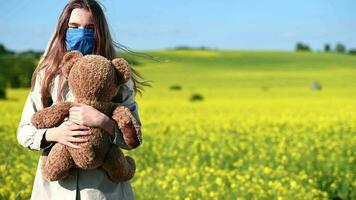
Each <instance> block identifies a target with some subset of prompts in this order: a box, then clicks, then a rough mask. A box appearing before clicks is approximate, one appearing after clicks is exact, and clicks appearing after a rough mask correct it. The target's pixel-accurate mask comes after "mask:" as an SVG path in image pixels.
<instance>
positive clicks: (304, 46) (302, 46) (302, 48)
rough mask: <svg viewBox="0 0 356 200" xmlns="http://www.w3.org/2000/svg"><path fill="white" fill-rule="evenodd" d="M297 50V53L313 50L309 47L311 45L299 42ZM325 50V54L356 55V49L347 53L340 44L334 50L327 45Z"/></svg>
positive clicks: (296, 46)
mask: <svg viewBox="0 0 356 200" xmlns="http://www.w3.org/2000/svg"><path fill="white" fill-rule="evenodd" d="M295 50H296V51H312V49H311V48H310V47H309V45H308V44H306V43H303V42H297V43H296V45H295ZM323 50H324V52H336V53H349V54H354V55H356V49H349V50H348V51H347V49H346V47H345V45H344V44H342V43H340V42H338V43H336V44H335V46H334V48H332V47H331V45H330V44H329V43H326V44H325V45H324V49H323Z"/></svg>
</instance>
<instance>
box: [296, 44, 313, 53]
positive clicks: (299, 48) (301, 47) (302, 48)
mask: <svg viewBox="0 0 356 200" xmlns="http://www.w3.org/2000/svg"><path fill="white" fill-rule="evenodd" d="M295 50H296V51H311V49H310V47H309V46H308V45H307V44H304V43H302V42H297V44H296V45H295Z"/></svg>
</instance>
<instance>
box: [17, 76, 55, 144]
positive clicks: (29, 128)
mask: <svg viewBox="0 0 356 200" xmlns="http://www.w3.org/2000/svg"><path fill="white" fill-rule="evenodd" d="M41 72H43V71H41ZM42 74H43V73H42ZM42 74H41V73H38V75H37V77H36V83H35V87H34V90H33V91H30V92H29V94H28V96H27V98H26V102H25V105H24V107H23V111H22V115H21V119H20V122H19V124H18V128H17V131H16V135H17V140H18V142H19V143H20V144H21V145H22V146H24V147H26V148H29V149H31V150H37V151H38V150H43V149H46V148H49V147H51V146H52V145H53V143H45V142H43V141H44V140H42V139H43V135H44V134H45V132H46V131H47V130H48V129H47V128H45V129H37V128H36V127H35V126H34V125H33V124H32V123H31V118H32V115H33V114H34V113H35V112H37V111H39V110H41V109H42V103H41V92H40V85H41V83H40V79H41V75H42Z"/></svg>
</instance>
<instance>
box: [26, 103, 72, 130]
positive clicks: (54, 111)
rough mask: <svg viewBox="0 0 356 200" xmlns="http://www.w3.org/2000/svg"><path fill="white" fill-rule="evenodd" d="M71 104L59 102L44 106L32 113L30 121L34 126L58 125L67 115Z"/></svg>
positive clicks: (48, 126)
mask: <svg viewBox="0 0 356 200" xmlns="http://www.w3.org/2000/svg"><path fill="white" fill-rule="evenodd" d="M71 105H72V103H71V102H61V103H58V104H55V105H52V106H50V107H47V108H44V109H42V110H40V111H38V112H36V113H34V114H33V116H32V119H31V122H32V124H33V125H34V126H35V127H36V128H51V127H56V126H59V125H60V124H61V123H62V122H63V120H64V119H65V118H66V117H67V116H68V115H69V109H70V107H71Z"/></svg>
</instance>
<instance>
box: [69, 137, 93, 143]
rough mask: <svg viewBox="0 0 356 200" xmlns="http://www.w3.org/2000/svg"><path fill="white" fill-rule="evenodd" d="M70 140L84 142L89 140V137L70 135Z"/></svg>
mask: <svg viewBox="0 0 356 200" xmlns="http://www.w3.org/2000/svg"><path fill="white" fill-rule="evenodd" d="M68 141H69V142H76V143H82V142H88V141H89V139H88V138H78V137H70V138H68Z"/></svg>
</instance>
